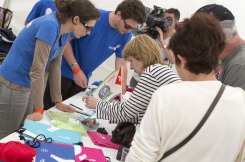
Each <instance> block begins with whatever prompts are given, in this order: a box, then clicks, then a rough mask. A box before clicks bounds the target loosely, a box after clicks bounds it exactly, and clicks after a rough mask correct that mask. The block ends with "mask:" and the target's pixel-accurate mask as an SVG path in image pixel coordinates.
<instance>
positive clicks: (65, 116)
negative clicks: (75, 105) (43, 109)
mask: <svg viewBox="0 0 245 162" xmlns="http://www.w3.org/2000/svg"><path fill="white" fill-rule="evenodd" d="M47 115H48V116H49V117H50V118H51V120H53V122H52V123H53V125H54V126H55V127H58V128H63V129H67V130H71V131H75V132H79V133H81V135H82V136H88V134H87V131H86V130H85V128H84V126H83V125H82V123H81V122H80V121H79V120H78V122H76V123H72V122H69V119H70V120H72V119H77V117H76V116H75V115H74V114H71V113H65V112H57V111H48V112H47Z"/></svg>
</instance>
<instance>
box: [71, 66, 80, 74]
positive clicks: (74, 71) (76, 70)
mask: <svg viewBox="0 0 245 162" xmlns="http://www.w3.org/2000/svg"><path fill="white" fill-rule="evenodd" d="M80 71H82V70H81V68H80V67H79V68H76V69H74V70H72V74H77V73H78V72H80Z"/></svg>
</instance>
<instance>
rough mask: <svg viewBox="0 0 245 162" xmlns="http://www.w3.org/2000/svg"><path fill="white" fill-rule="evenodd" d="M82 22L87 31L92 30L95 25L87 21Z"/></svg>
mask: <svg viewBox="0 0 245 162" xmlns="http://www.w3.org/2000/svg"><path fill="white" fill-rule="evenodd" d="M81 24H83V26H84V27H85V28H86V30H87V31H91V30H92V29H93V28H94V27H93V26H88V25H87V24H86V23H85V22H81Z"/></svg>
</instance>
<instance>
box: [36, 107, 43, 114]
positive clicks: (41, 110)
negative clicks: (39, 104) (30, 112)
mask: <svg viewBox="0 0 245 162" xmlns="http://www.w3.org/2000/svg"><path fill="white" fill-rule="evenodd" d="M35 112H39V113H40V114H43V113H44V109H42V108H40V109H36V110H35Z"/></svg>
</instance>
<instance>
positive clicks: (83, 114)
mask: <svg viewBox="0 0 245 162" xmlns="http://www.w3.org/2000/svg"><path fill="white" fill-rule="evenodd" d="M75 112H76V113H78V114H82V115H86V116H90V115H89V114H87V113H83V112H80V111H75Z"/></svg>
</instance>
